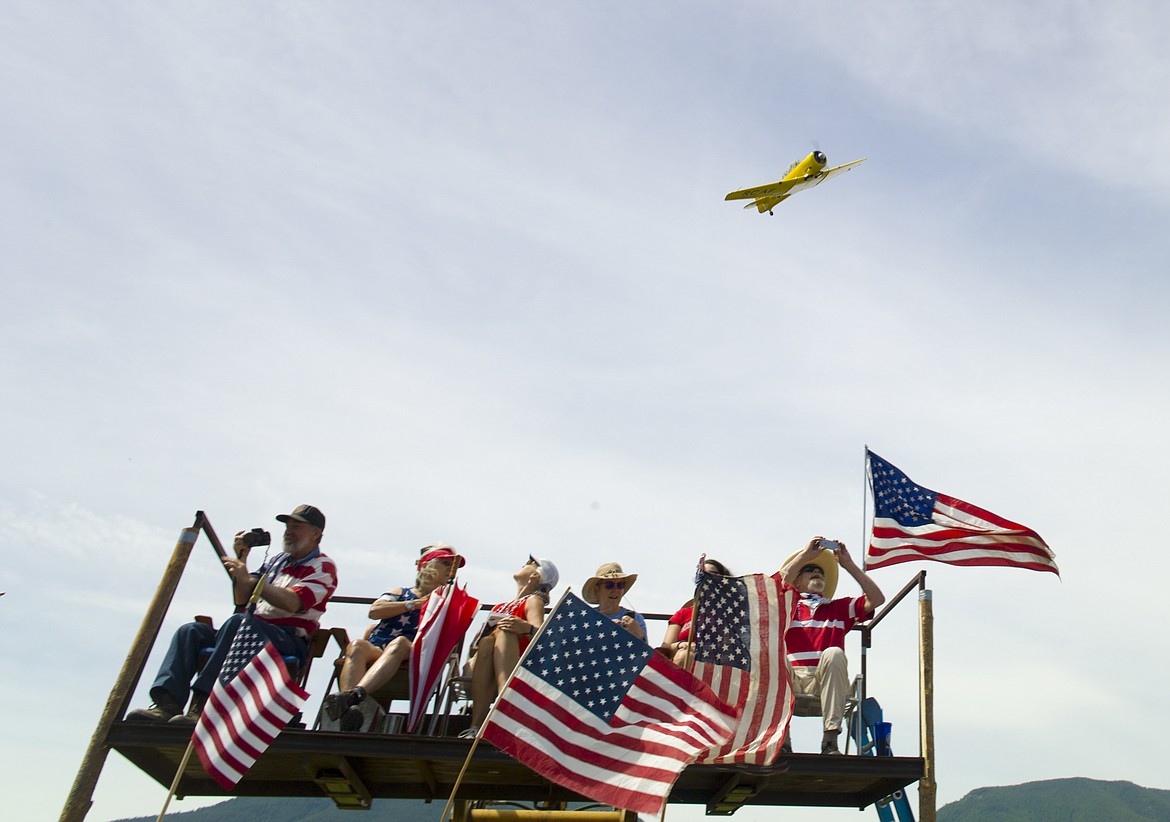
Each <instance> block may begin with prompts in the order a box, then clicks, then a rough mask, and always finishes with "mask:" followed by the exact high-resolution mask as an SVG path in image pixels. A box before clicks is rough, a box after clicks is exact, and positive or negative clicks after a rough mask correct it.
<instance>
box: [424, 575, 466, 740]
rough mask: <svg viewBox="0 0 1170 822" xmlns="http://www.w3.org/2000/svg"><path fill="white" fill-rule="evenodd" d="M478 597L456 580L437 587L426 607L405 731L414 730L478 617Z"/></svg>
mask: <svg viewBox="0 0 1170 822" xmlns="http://www.w3.org/2000/svg"><path fill="white" fill-rule="evenodd" d="M477 608H479V600H478V599H476V598H475V597H472V596H468V594H467V591H466V589H464V588H463V587H461V586H458V585H456V584H455V583H453V582H452V583H448V584H446V585H441V586H439V587H438V588H436V589H435V590H434V591H433V592H432V593H431V596H430V598H429V599H428V600H427V601H426V604H425V605H424V606H423V612H422V616H420V617H419V625H418V633H417V634H415V637H414V642H413V643H411V646H410V716H409V717H408V718H407V723H406V731H407V733H414V730H415V728H417V727H418V725H419V723H420V722H421V721H422V718H423V715H424V714H425V713H426V708H427V702H428V701H429V700H430V698H431V694H433V693H434V690H435V684H436V683H437V682H438V680H439V675H440V674H442V673H443V666H444V665H445V663H446V662H447V658H448V656H450V654H451V651H452V650H454V648H455V646H456V645H458V644H459V641H460V640H461V639H463V635H464V634H466V633H467V629H468V628H469V627H470V626H471V621H472V620H473V619H475V611H476V609H477Z"/></svg>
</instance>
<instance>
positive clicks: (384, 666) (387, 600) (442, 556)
mask: <svg viewBox="0 0 1170 822" xmlns="http://www.w3.org/2000/svg"><path fill="white" fill-rule="evenodd" d="M419 553H420V556H419V559H418V562H417V563H415V565H416V567H417V569H418V576H416V577H415V580H414V585H410V586H406V585H404V586H402V587H401V588H391V589H390V590H389V591H387V592H386V593H384V594H382V596H380V597H378V598H377V599H376V600H374V604H373V605H371V606H370V619H376V620H378V623H377V624H376V625H373V626H371V628H370V630H369V631H368V632H367V633H366V637H365V638H364V639H355V640H354V641H353V642H351V643H349V646H348V647H347V648H346V649H345V662H344V663H342V666H341V673H340V674H339V675H338V677H337V685H338V688H339V691H338V693H333V694H327V695H326V696H325V700H324V703H323V707H324V709H325V713H326V714H327V715H328V716H329V718H330V719H334V720H337V719H340V722H339V724H338V728H339V730H342V731H348V732H352V731H356V730H358V729H359V728H360V727H361V726H362V721H363V719H364V716H363V714H362V710H361V708H359V707H358V706H359V705H360V704H361V703H362V702H363V701H364V700H365V698H366V695H367V694H368V693H370V692H372V691H376V690H377V689H378V688H381V687H382V686H383V685H385V684H386V683H388V682H389V681H390V680H391V679H393V678H394V675H395V674H396V673H398V670H399V669H400V668H401V667H402V663H404V662H405V661H406V659H407V658H408V657H409V656H410V648H411V645H412V644H413V642H414V637H415V634H417V633H418V623H419V616H420V614H421V612H422V609H423V608H424V607H426V603H427V600H429V599H430V596H431V593H432V592H434V590H435V589H436V588H438V587H439V586H440V585H442V584H443V583H445V582H447V581H449V580H451V579H454V578H455V574H456V572H457V571H458V570H459V569H460V568H462V567H463V566H464V565H466V564H467V560H466V559H464V558H463V557H461V556H460V555H459V554H457V553H455V549H454V548H453V547H452V546H450V545H446V544H442V543H440V544H438V545H427V546H425V547H424V548H423V549H422V550H421V551H420V552H419Z"/></svg>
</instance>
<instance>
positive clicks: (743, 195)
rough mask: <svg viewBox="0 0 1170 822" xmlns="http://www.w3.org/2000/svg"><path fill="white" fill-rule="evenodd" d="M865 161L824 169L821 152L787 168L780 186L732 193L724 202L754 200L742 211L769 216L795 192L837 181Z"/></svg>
mask: <svg viewBox="0 0 1170 822" xmlns="http://www.w3.org/2000/svg"><path fill="white" fill-rule="evenodd" d="M867 159H868V158H866V157H862V158H861V159H860V160H854V161H853V162H852V163H846V164H845V165H843V166H837V167H836V168H830V169H826V168H825V163H826V162H828V158H827V157H826V156H825V153H824V152H823V151H814V152H813V153H812V154H810V155H808V156H807V157H805V158H804V159H803V160H797V161H796V162H795V163H793V164H792V165H790V166H789V167H788V171H786V172H784V176H783V177H782V178H780V181H779V182H776V183H768V184H767V185H764V186H756V187H755V188H745V189H741V190H740V191H733V192H731V193H730V194H728V195H727V196H726V197H724V198H723V199H725V200H753V201H754V202H751V203H748V204H747V205H745V206H744V208H752V207H753V206H754V207H755V208H757V209H759V212H760V213H761V214H763V213H764V212H765V211H766V212H768V213H769V214H771V213H772V209H773V208H775V207H776V206H777V205H778V204H779V203H780V202H781V201H783V200H787V199H788V198H789V197H791V196H792V195H793V194H795V193H796V192H798V191H804V190H805V189H806V188H812V187H813V186H815V185H820V184H821V183H823V182H824V181H825V180H827V179H829V178H830V177H836V176H837V175H838V174H840V173H841V172H843V171H848V170H849V169H851V168H853V167H854V166H857V165H861V164H862V163H864V162H865V161H866V160H867Z"/></svg>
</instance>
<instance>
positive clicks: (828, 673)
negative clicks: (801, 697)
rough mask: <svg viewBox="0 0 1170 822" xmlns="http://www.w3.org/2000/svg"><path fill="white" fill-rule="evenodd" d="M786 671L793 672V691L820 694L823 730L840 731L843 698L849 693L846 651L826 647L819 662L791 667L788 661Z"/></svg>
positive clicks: (843, 710)
mask: <svg viewBox="0 0 1170 822" xmlns="http://www.w3.org/2000/svg"><path fill="white" fill-rule="evenodd" d="M788 672H789V673H790V674H791V675H792V688H793V690H795V691H796V693H798V694H813V695H814V696H815V695H816V694H820V697H821V716H822V718H823V719H824V726H825V730H826V731H838V730H840V729H841V717H842V716H843V715H844V713H845V697H847V696H848V695H849V662H848V660H847V659H846V658H845V652H844V651H843V650H841V649H840V648H829V649H828V650H827V651H825V652H824V653H822V654H821V661H820V663H819V664H818V665H817V666H816V667H815V668H814V667H812V666H806V667H803V668H793V667H792V665H791V663H789V665H788Z"/></svg>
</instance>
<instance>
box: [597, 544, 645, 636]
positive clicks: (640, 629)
mask: <svg viewBox="0 0 1170 822" xmlns="http://www.w3.org/2000/svg"><path fill="white" fill-rule="evenodd" d="M637 581H638V575H637V574H627V573H625V572H623V571H622V566H621V565H619V564H618V563H616V562H606V563H604V564H603V565H602V566H601V567H600V568H598V569H597V573H596V574H594V575H593V576H591V577H589V579H587V580H585V584H584V585H583V586H581V598H582V599H584V600H585V601H586V602H589V603H592V604H593V605H596V606H597V611H598V613H600V614H601V615H602V616H607V617H609V618H610V619H612V620H613V621H614V622H616V623H618V624H619V625H621V626H622V627H623V628H625V629H626V630H627V631H629V632H630V633H631V634H633V635H634V636H636V637H637V638H638V639H641V640H645V639H646V620H645V619H644V618H643V617H642V615H641V614H639V613H638V612H637V611H632V610H630V609H629V608H625V607H623V606H622V597H624V596H625V595H626V593H627V592H628V591H629V590H630V589H631V588H633V587H634V583H635V582H637Z"/></svg>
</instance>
